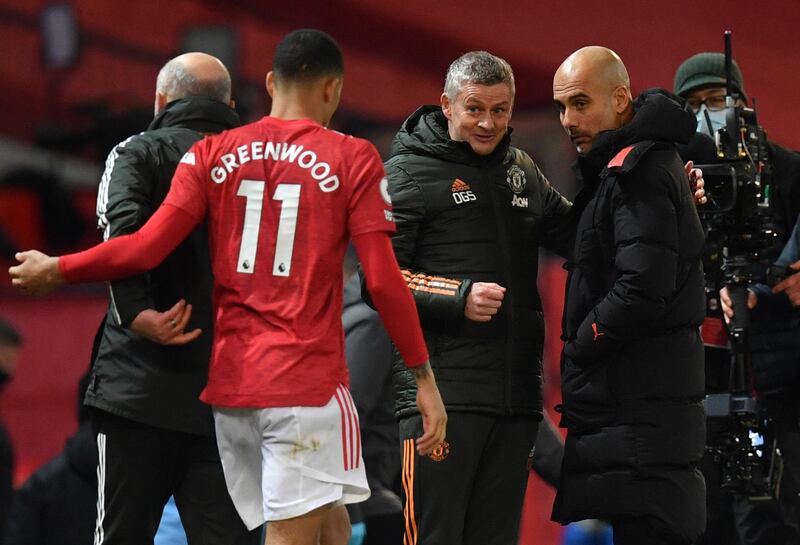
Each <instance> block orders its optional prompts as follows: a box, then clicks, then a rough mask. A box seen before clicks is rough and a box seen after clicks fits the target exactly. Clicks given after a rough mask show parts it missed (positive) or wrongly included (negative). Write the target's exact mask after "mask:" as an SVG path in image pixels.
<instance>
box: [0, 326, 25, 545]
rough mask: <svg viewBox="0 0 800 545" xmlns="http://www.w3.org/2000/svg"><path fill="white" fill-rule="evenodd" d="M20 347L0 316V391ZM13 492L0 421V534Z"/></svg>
mask: <svg viewBox="0 0 800 545" xmlns="http://www.w3.org/2000/svg"><path fill="white" fill-rule="evenodd" d="M21 348H22V336H21V335H20V333H19V331H17V328H15V327H14V326H13V325H11V323H10V322H8V321H6V320H4V319H2V318H0V392H2V390H3V389H4V388H5V387H6V386H7V385H8V381H9V380H11V377H12V376H13V375H14V372H15V371H16V368H17V362H18V360H19V353H20V350H21ZM13 492H14V445H13V444H12V443H11V437H10V436H9V434H8V431H7V430H6V427H5V425H4V424H3V422H2V421H0V536H2V535H3V528H4V526H5V523H6V520H7V518H8V513H9V509H10V506H11V497H12V495H13Z"/></svg>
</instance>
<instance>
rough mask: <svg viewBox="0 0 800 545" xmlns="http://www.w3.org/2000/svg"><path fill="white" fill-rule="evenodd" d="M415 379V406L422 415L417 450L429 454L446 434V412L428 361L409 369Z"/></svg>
mask: <svg viewBox="0 0 800 545" xmlns="http://www.w3.org/2000/svg"><path fill="white" fill-rule="evenodd" d="M411 371H412V373H413V375H414V379H415V380H416V381H417V407H418V408H419V412H420V415H422V430H423V432H422V436H421V437H419V439H417V441H416V443H417V451H418V452H419V453H420V454H422V455H425V454H429V453H430V452H432V451H433V449H435V448H436V447H437V446H439V445H440V444H441V443H442V441H444V438H445V436H446V431H447V412H446V411H445V409H444V403H443V402H442V397H441V395H440V394H439V388H438V387H437V386H436V379H435V378H434V376H433V370H432V369H431V365H430V363H429V362H427V361H426V362H425V363H423V364H422V365H420V366H419V367H414V368H413V369H411Z"/></svg>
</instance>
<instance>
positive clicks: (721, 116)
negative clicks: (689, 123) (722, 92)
mask: <svg viewBox="0 0 800 545" xmlns="http://www.w3.org/2000/svg"><path fill="white" fill-rule="evenodd" d="M725 112H726V110H725V109H722V110H717V111H716V112H712V111H711V110H709V109H708V108H706V105H705V104H703V105H702V106H700V109H699V110H698V111H697V113H696V114H695V117H697V132H701V133H703V134H706V135H708V136H710V137H711V138H714V135H715V134H716V133H717V131H718V130H720V129H723V128H725ZM709 124H710V126H709Z"/></svg>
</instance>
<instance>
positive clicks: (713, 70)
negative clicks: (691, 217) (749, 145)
mask: <svg viewBox="0 0 800 545" xmlns="http://www.w3.org/2000/svg"><path fill="white" fill-rule="evenodd" d="M731 80H732V81H731V83H732V91H733V94H734V98H735V99H736V105H737V106H744V105H746V104H747V100H748V98H747V94H746V92H745V88H744V81H743V78H742V73H741V71H740V70H739V67H738V66H737V65H736V63H735V61H734V62H733V63H732V71H731ZM675 93H676V94H678V95H680V96H682V97H683V98H685V99H686V100H687V103H688V105H689V106H690V107H691V108H692V110H693V111H694V112H695V114H696V116H697V130H698V133H704V134H706V135H709V136H714V135H715V134H716V133H717V131H718V130H719V129H720V128H723V127H724V126H725V123H726V110H725V106H726V104H725V95H726V84H725V56H724V55H722V54H721V53H699V54H697V55H694V56H693V57H691V58H689V59H687V60H685V61H684V62H683V63H682V64H681V65H680V67H679V68H678V70H677V72H676V73H675ZM766 147H767V161H768V163H769V164H770V166H771V168H772V178H771V179H772V188H773V193H772V195H771V201H770V208H771V210H772V212H773V214H774V216H775V217H776V219H777V224H778V225H777V226H778V227H779V228H780V229H779V230H780V231H782V232H783V233H784V234H785V233H789V232H790V231H791V230H792V226H793V225H794V222H795V220H796V218H797V217H798V213H800V154H797V153H795V152H792V151H789V150H787V149H785V148H782V147H780V146H777V145H775V144H774V143H772V142H767V146H766ZM798 236H800V235H798V232H797V230H795V232H794V234H793V237H792V241H791V242H790V243H789V244H788V245H787V246H786V248H784V251H783V253H782V254H781V258H780V259H779V263H782V264H783V265H785V266H788V265H790V264H792V263H793V262H796V261H797V260H798V254H797V244H798V241H797V237H798ZM792 252H794V253H793V257H792ZM789 272H790V273H792V272H794V271H793V270H792V269H791V268H790V269H789ZM797 276H798V275H794V276H793V277H792V278H789V279H787V280H785V281H784V282H783V283H781V284H779V285H778V286H776V289H779V290H781V291H779V292H777V293H773V292H772V290H771V289H770V288H769V287H767V286H765V285H759V284H756V285H754V286H752V287H751V289H750V292H749V299H748V307H752V309H753V310H752V314H751V315H750V323H749V348H750V357H751V362H752V368H753V376H754V382H755V388H756V391H757V393H758V398H759V405H760V407H761V408H763V409H764V410H765V412H766V415H767V416H768V417H769V418H771V419H772V421H773V423H774V426H775V434H776V438H777V442H778V447H779V448H780V450H781V452H782V454H783V459H784V464H785V469H784V476H783V481H782V484H781V492H780V504H781V509H780V511H778V510H777V509H775V507H774V505H769V504H754V503H752V502H749V501H748V500H747V498H746V497H745V496H741V495H740V496H734V497H733V501H732V504H733V505H732V507H733V515H732V516H733V523H734V524H735V527H736V533H738V539H739V540H740V542H741V543H742V545H761V544H769V545H777V544H783V543H792V544H796V543H800V538H798V529H797V528H798V513H800V502H799V501H798V487H797V484H796V483H797V482H798V480H799V479H800V432H799V431H798V414H800V410H799V409H800V403H798V400H799V399H800V398H799V397H798V392H799V391H800V388H798V385H800V380H799V378H800V335H798V326H800V320H799V319H798V318H800V313H798V312H797V311H796V310H793V309H792V307H791V304H790V299H789V297H790V296H792V297H796V303H795V304H798V303H800V278H797ZM720 295H721V300H722V306H723V310H724V312H725V313H726V319H727V318H729V317H731V316H732V315H733V310H732V308H731V304H730V299H729V297H728V294H727V290H725V289H723V291H722V292H721V294H720ZM792 301H794V299H793V300H792ZM715 356H716V357H715ZM729 359H730V358H729V355H728V353H727V352H725V353H724V354H722V353H721V352H720V351H716V352H715V351H713V349H712V350H709V351H708V352H707V364H708V368H709V370H710V372H713V369H714V364H715V360H716V363H719V362H720V361H722V360H724V362H725V363H724V366H725V367H724V368H726V369H727V365H728V361H729ZM723 375H724V373H723ZM726 378H727V377H726V376H724V377H723V378H722V379H721V380H716V381H715V379H714V378H713V377H709V380H708V382H709V384H710V385H713V384H714V383H715V382H717V383H720V382H724V380H725V379H726ZM709 428H710V429H709V431H711V429H712V427H711V426H710V427H709ZM717 471H718V470H717ZM707 477H708V479H707V480H708V481H709V502H710V505H709V527H708V529H707V532H706V537H705V540H706V541H705V542H706V543H717V542H728V540H727V539H728V538H721V537H720V533H721V532H722V529H721V528H720V527H719V526H721V525H724V523H723V522H722V520H721V518H722V516H721V515H720V511H719V505H720V504H724V503H726V496H725V494H724V493H722V491H721V490H716V491H715V490H712V489H711V488H712V487H711V483H713V482H715V481H719V478H718V477H717V478H715V476H714V475H708V474H707ZM715 513H716V515H715ZM715 525H716V527H714V526H715ZM723 533H724V532H723ZM722 539H724V541H721V540H722Z"/></svg>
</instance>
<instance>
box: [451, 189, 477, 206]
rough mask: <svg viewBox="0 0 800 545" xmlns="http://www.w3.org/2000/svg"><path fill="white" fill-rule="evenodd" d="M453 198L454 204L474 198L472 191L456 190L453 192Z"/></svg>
mask: <svg viewBox="0 0 800 545" xmlns="http://www.w3.org/2000/svg"><path fill="white" fill-rule="evenodd" d="M453 200H454V201H456V204H461V203H465V202H469V201H474V200H476V199H475V193H473V192H472V191H458V192H456V193H453Z"/></svg>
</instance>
